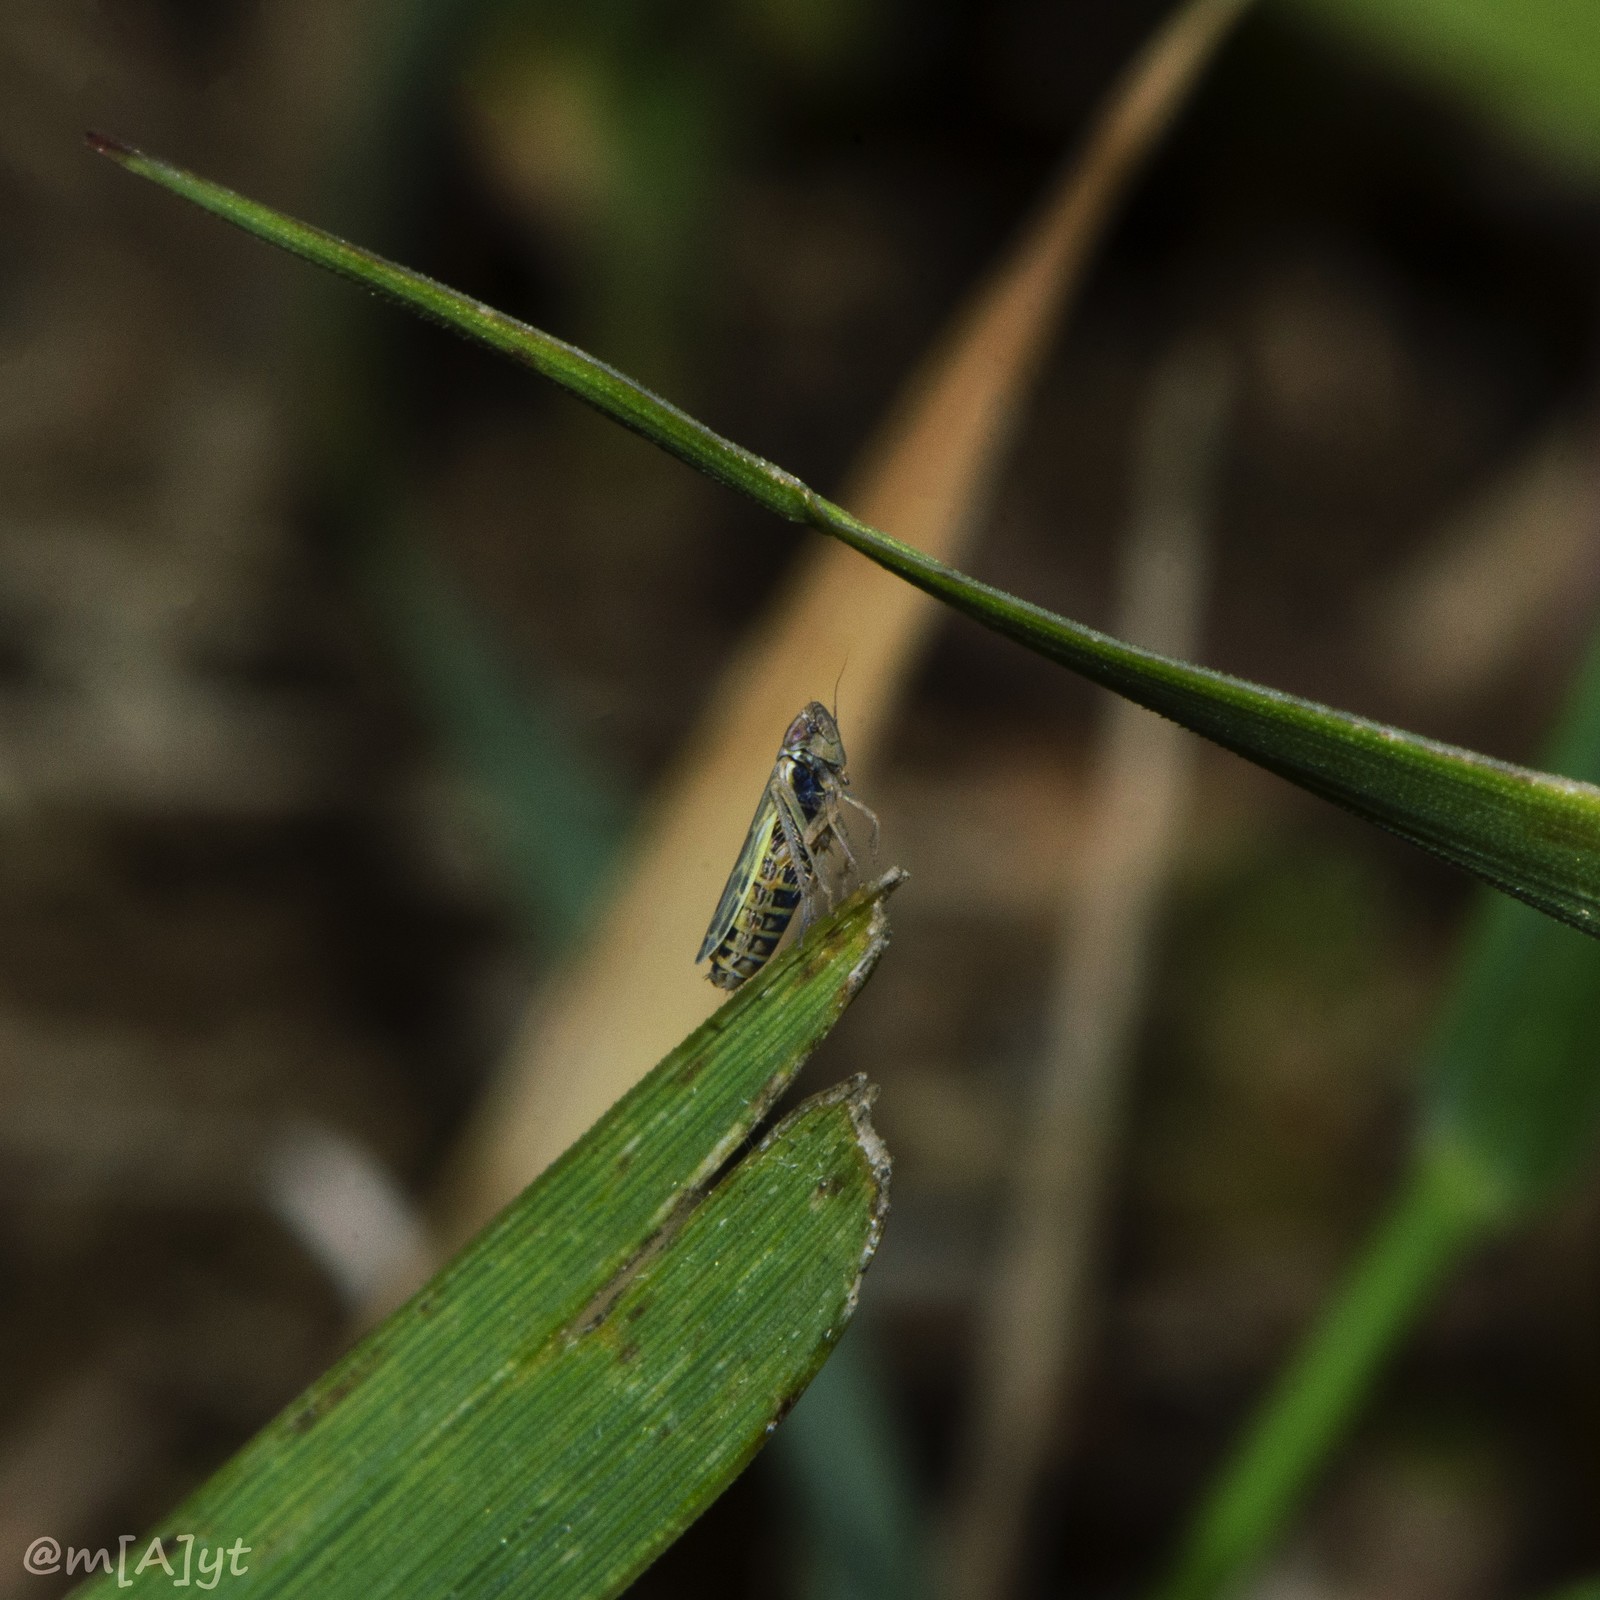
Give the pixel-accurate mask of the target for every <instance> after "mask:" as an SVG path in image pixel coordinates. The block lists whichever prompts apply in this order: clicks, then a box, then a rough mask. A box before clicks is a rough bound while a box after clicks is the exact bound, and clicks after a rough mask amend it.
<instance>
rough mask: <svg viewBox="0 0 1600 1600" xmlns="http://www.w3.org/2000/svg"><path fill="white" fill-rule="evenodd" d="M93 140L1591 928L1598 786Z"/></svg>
mask: <svg viewBox="0 0 1600 1600" xmlns="http://www.w3.org/2000/svg"><path fill="white" fill-rule="evenodd" d="M90 142H91V144H92V145H93V146H94V148H95V149H97V150H99V151H101V152H102V153H104V154H106V155H109V156H111V157H112V158H113V159H114V160H116V161H118V162H119V163H120V164H121V165H122V166H124V167H126V168H127V169H128V170H129V171H131V172H134V173H137V174H138V175H140V176H141V177H146V178H149V179H151V180H152V181H154V182H156V183H158V184H160V185H162V186H163V187H164V188H167V189H170V190H171V191H173V192H174V193H176V194H179V195H182V196H183V197H184V198H186V199H188V200H192V201H193V202H194V203H195V204H197V205H200V206H202V207H204V208H205V209H206V210H208V211H211V212H214V213H215V214H216V215H218V216H220V217H223V218H224V219H226V220H227V221H229V222H232V223H234V224H235V225H237V226H238V227H240V228H243V229H244V230H245V231H246V232H249V233H252V234H254V235H256V236H257V237H258V238H261V239H264V240H266V241H267V242H269V243H271V244H275V245H278V246H280V247H282V248H283V249H285V250H288V251H290V252H291V253H293V254H295V255H298V256H302V257H304V258H305V259H306V260H308V261H312V262H315V263H316V264H317V265H319V266H323V267H327V268H329V269H330V270H332V271H334V272H338V273H342V274H343V275H345V276H346V277H349V278H353V279H355V280H356V281H357V282H358V283H361V284H363V285H365V286H366V287H367V288H370V289H374V290H376V291H378V292H380V293H382V294H386V295H389V296H390V297H391V298H393V299H395V300H397V301H399V302H400V303H401V304H403V305H405V306H408V307H410V308H411V309H412V310H414V311H418V312H420V313H421V314H422V315H424V316H427V317H431V318H432V319H434V320H435V321H437V322H441V323H443V324H444V325H445V326H447V327H450V328H453V329H454V330H456V331H457V332H459V333H462V334H464V335H466V336H467V337H468V338H471V339H475V340H477V341H478V342H480V343H482V344H486V345H488V346H489V347H490V348H492V349H495V350H498V351H500V352H501V353H502V354H505V355H508V356H511V357H513V358H514V359H516V360H518V361H521V362H523V363H524V364H525V365H527V366H530V367H532V368H533V369H534V370H535V371H537V372H540V373H542V374H544V375H545V376H546V377H548V378H551V379H553V380H554V381H555V382H557V383H559V384H561V385H562V386H563V387H564V388H566V389H569V390H570V391H571V392H572V393H573V394H576V395H578V396H579V397H580V398H581V399H583V400H586V401H587V402H588V403H589V404H590V405H592V406H594V407H596V408H597V409H598V410H600V411H602V412H604V413H605V414H606V415H607V416H610V417H612V418H614V419H615V420H616V421H618V422H620V423H622V424H623V425H624V426H625V427H628V428H631V429H633V430H634V431H635V432H637V433H640V434H642V435H644V436H645V437H646V438H648V439H651V440H652V441H654V442H655V443H656V444H658V445H660V446H661V448H662V449H664V450H667V451H669V452H671V453H672V454H673V455H676V456H678V457H680V458H681V459H682V460H684V461H686V462H688V463H689V464H690V465H691V466H694V467H696V468H698V469H699V470H700V471H702V472H705V473H708V474H709V475H710V476H712V477H714V478H717V479H719V480H721V481H722V482H724V483H727V484H730V485H731V486H733V487H734V488H736V489H739V490H741V491H742V492H743V493H745V494H747V495H749V496H750V497H751V498H752V499H754V500H756V501H758V502H759V503H760V504H762V505H764V506H766V507H767V508H768V509H770V510H772V511H775V512H777V513H778V514H779V515H781V516H785V517H788V518H790V519H792V520H794V521H798V522H805V523H809V524H810V525H811V526H812V527H815V528H817V529H819V530H820V531H822V532H824V533H827V534H830V535H831V536H833V537H834V538H836V539H839V540H841V541H843V542H844V543H845V544H847V545H849V546H851V548H853V549H855V550H858V551H860V552H861V554H863V555H865V556H867V557H869V558H870V559H871V560H873V561H876V562H877V563H878V564H879V565H880V566H883V567H885V568H887V569H888V570H889V571H891V572H894V573H896V574H898V575H899V576H900V577H902V578H904V579H905V580H906V581H907V582H908V583H912V584H915V585H916V586H917V587H918V588H920V589H923V590H925V591H926V592H927V593H929V594H931V595H934V596H935V597H936V598H938V599H941V600H943V601H945V602H946V603H947V604H949V605H950V606H951V607H952V608H953V609H955V610H957V611H960V612H963V613H964V614H965V615H967V616H969V617H972V618H973V619H974V620H975V621H977V622H980V623H981V624H983V626H985V627H987V628H991V629H993V630H994V631H995V632H997V633H1001V634H1004V635H1005V636H1006V637H1008V638H1011V639H1014V640H1016V641H1017V642H1018V643H1019V644H1022V645H1025V646H1026V647H1027V648H1028V649H1030V650H1034V651H1036V652H1037V653H1038V654H1040V655H1042V656H1045V657H1046V658H1048V659H1049V660H1052V661H1056V662H1059V663H1060V664H1061V665H1063V666H1066V667H1070V668H1071V669H1072V670H1074V671H1076V672H1079V673H1081V674H1082V675H1083V676H1084V677H1086V678H1089V679H1091V680H1093V681H1094V682H1095V683H1099V684H1102V685H1104V686H1105V687H1106V688H1108V689H1113V690H1115V691H1116V692H1117V693H1118V694H1122V695H1125V696H1127V698H1128V699H1130V700H1133V701H1136V702H1137V703H1138V704H1140V705H1143V706H1148V707H1149V708H1150V709H1151V710H1153V711H1159V712H1160V713H1161V714H1162V715H1163V716H1167V717H1170V718H1172V719H1173V721H1175V722H1178V723H1181V724H1182V725H1183V726H1184V727H1186V728H1190V729H1192V730H1193V731H1194V732H1196V733H1200V734H1203V735H1205V737H1207V738H1209V739H1212V740H1215V741H1216V743H1218V744H1220V745H1222V746H1223V747H1224V748H1226V749H1229V750H1233V751H1235V752H1237V753H1238V754H1239V755H1242V756H1245V757H1247V758H1249V759H1250V760H1252V761H1255V762H1257V763H1259V764H1260V765H1261V766H1263V767H1266V768H1267V769H1268V770H1269V771H1272V772H1276V773H1278V774H1279V775H1280V776H1282V777H1285V778H1288V779H1290V780H1291V781H1292V782H1294V783H1298V784H1299V785H1301V786H1302V787H1303V788H1306V789H1309V790H1310V791H1311V792H1312V793H1313V794H1318V795H1321V796H1322V797H1323V798H1324V799H1326V800H1331V801H1333V802H1334V803H1335V804H1337V805H1341V806H1344V807H1346V808H1347V809H1348V810H1351V811H1354V812H1355V813H1357V814H1358V815H1360V816H1363V817H1365V818H1367V819H1368V820H1369V821H1371V822H1375V823H1377V824H1378V825H1379V826H1380V827H1384V828H1387V829H1389V830H1390V831H1391V832H1393V833H1397V834H1399V835H1400V836H1401V837H1402V838H1405V839H1409V840H1411V841H1412V842H1413V843H1414V844H1418V845H1420V846H1422V848H1423V849H1425V850H1430V851H1432V852H1433V853H1434V854H1436V855H1439V856H1442V857H1443V858H1444V859H1446V860H1447V861H1451V862H1454V863H1455V864H1456V865H1457V866H1460V867H1464V868H1465V869H1466V870H1467V871H1469V872H1472V873H1475V874H1477V876H1479V877H1480V878H1483V879H1484V880H1485V881H1486V882H1488V883H1491V884H1493V885H1494V886H1495V887H1496V888H1498V889H1503V890H1504V891H1505V892H1506V893H1508V894H1511V895H1515V896H1516V897H1517V898H1519V899H1522V900H1525V901H1527V902H1528V903H1529V904H1530V905H1533V906H1536V907H1538V909H1539V910H1541V911H1544V912H1546V913H1548V914H1549V915H1551V916H1553V917H1556V918H1558V919H1560V920H1561V921H1564V922H1568V923H1571V924H1572V925H1573V926H1574V927H1576V928H1579V929H1580V930H1582V931H1583V932H1585V933H1590V934H1596V933H1600V925H1597V923H1596V913H1597V911H1600V789H1596V788H1594V787H1592V786H1590V785H1589V784H1585V783H1575V782H1572V781H1570V780H1568V779H1563V778H1554V777H1550V776H1548V775H1546V774H1543V773H1537V772H1532V771H1530V770H1528V769H1526V768H1523V767H1516V766H1511V765H1509V764H1507V763H1505V762H1501V761H1494V760H1491V759H1489V758H1488V757H1486V756H1481V755H1477V754H1474V753H1473V752H1471V751H1467V750H1459V749H1456V748H1454V747H1453V746H1450V745H1445V744H1440V743H1437V742H1436V741H1434V740H1431V739H1424V738H1421V737H1419V736H1418V735H1416V734H1412V733H1406V732H1404V731H1402V730H1400V729H1397V728H1390V727H1385V726H1383V725H1382V724H1380V723H1376V722H1371V721H1368V720H1367V719H1366V718H1364V717H1357V716H1352V715H1350V714H1349V713H1347V712H1343V711H1335V710H1332V709H1330V708H1329V707H1327V706H1322V705H1318V704H1316V703H1315V702H1313V701H1309V700H1302V699H1299V698H1297V697H1295V696H1293V695H1288V694H1283V693H1280V692H1279V691H1277V690H1274V689H1266V688H1262V687H1260V686H1259V685H1256V684H1251V683H1246V682H1244V681H1243V680H1242V679H1239V678H1232V677H1229V676H1227V675H1226V674H1225V673H1220V672H1212V671H1209V670H1207V669H1205V668H1203V667H1196V666H1192V665H1189V664H1187V663H1185V662H1180V661H1172V660H1169V659H1167V658H1165V657H1163V656H1159V655H1155V654H1153V653H1152V652H1150V651H1146V650H1140V649H1137V648H1135V647H1134V646H1132V645H1129V644H1124V643H1123V642H1122V641H1120V640H1117V639H1113V638H1109V637H1108V636H1107V635H1105V634H1102V633H1098V632H1096V631H1095V630H1094V629H1092V628H1086V627H1084V626H1083V625H1082V624H1081V623H1076V622H1072V621H1070V620H1068V619H1067V618H1065V617H1060V616H1057V615H1055V614H1054V613H1053V612H1050V611H1047V610H1045V609H1044V608H1043V607H1041V606H1035V605H1031V604H1029V603H1028V602H1026V601H1023V600H1019V599H1017V598H1015V597H1014V596H1012V595H1008V594H1006V593H1004V592H1003V591H1001V590H999V589H994V588H991V587H990V586H989V585H987V584H983V583H979V582H977V581H976V580H975V579H973V578H969V577H967V576H965V575H964V574H962V573H959V572H956V571H954V570H953V569H951V568H949V567H947V566H945V565H944V564H943V563H941V562H938V561H935V560H933V559H931V558H930V557H928V556H925V555H923V554H922V553H921V552H920V551H917V550H914V549H912V548H911V546H909V545H906V544H902V543H901V542H900V541H899V540H897V539H892V538H890V537H889V536H888V535H887V534H884V533H881V532H879V531H878V530H877V529H875V528H871V527H869V526H867V524H865V523H863V522H861V521H859V520H858V519H857V518H855V517H852V516H851V515H850V514H849V513H848V512H847V511H845V510H843V509H842V508H841V507H839V506H836V505H834V504H832V503H831V502H830V501H827V500H825V499H823V498H822V496H820V495H819V494H817V493H816V492H815V491H814V490H812V489H809V488H807V487H806V485H805V484H803V483H801V482H800V480H799V479H798V478H795V477H793V476H792V475H791V474H789V473H787V472H785V471H783V470H782V469H781V468H779V467H776V466H774V465H773V464H772V463H771V462H769V461H764V460H762V458H761V457H760V456H757V455H755V454H753V453H752V452H751V451H748V450H745V449H743V448H742V447H740V446H739V445H736V444H733V443H731V442H729V441H728V440H726V439H724V438H722V437H721V436H720V435H718V434H716V433H714V432H713V431H712V430H711V429H710V428H708V427H706V426H705V425H704V424H703V423H700V422H697V421H695V420H694V418H692V417H690V416H687V415H686V414H685V413H684V412H682V411H679V410H678V409H677V408H676V407H675V406H672V405H670V404H669V403H668V402H666V401H665V400H662V399H660V398H659V397H658V396H656V395H653V394H651V393H650V391H649V390H647V389H645V388H643V387H641V386H640V385H639V384H636V383H634V382H633V381H632V380H631V379H629V378H626V377H624V376H623V375H622V374H621V373H619V372H616V371H615V370H613V369H612V368H610V367H608V366H606V365H605V364H604V363H602V362H599V361H596V360H595V359H594V358H593V357H592V356H589V355H586V354H585V353H584V352H583V351H581V350H578V349H576V348H575V347H574V346H572V345H569V344H566V343H564V342H563V341H561V340H559V339H555V338H552V337H551V335H549V334H547V333H543V332H541V331H540V330H538V329H537V328H532V327H529V326H528V325H527V324H526V323H522V322H518V321H517V320H516V319H514V318H512V317H508V316H506V315H505V314H504V313H503V312H500V311H496V310H494V309H492V308H491V307H489V306H485V305H483V304H481V303H480V302H478V301H476V300H473V299H471V298H470V297H468V296H466V295H463V294H459V293H458V292H456V291H455V290H453V289H449V288H446V287H445V286H444V285H443V284H439V283H436V282H434V281H433V280H432V279H430V278H426V277H424V276H423V275H422V274H421V273H417V272H412V271H410V270H409V269H407V268H405V267H400V266H396V265H394V264H393V263H391V262H388V261H384V260H383V259H382V258H380V257H378V256H375V255H373V254H371V253H370V252H368V251H365V250H361V249H359V248H358V247H357V246H355V245H351V244H347V243H345V242H344V241H343V240H341V239H337V238H335V237H334V236H333V235H331V234H328V233H324V232H322V231H321V230H320V229H317V228H313V227H310V226H309V225H307V224H305V223H302V222H296V221H294V220H293V219H292V218H289V217H285V216H283V215H282V214H281V213H279V212H276V211H273V210H271V209H270V208H269V207H267V206H263V205H260V204H258V203H257V202H255V201H253V200H247V199H245V198H244V197H243V196H241V195H238V194H235V193H234V192H233V191H232V190H230V189H226V188H223V187H222V186H221V185H219V184H215V183H211V182H209V181H207V180H206V179H204V178H199V177H196V176H195V175H194V174H192V173H188V172H184V171H182V170H180V169H179V168H177V167H173V166H170V165H168V164H167V163H166V162H163V161H158V160H155V159H154V158H152V157H149V156H146V155H142V154H140V153H139V152H138V151H134V150H130V149H128V148H126V147H124V146H121V145H118V144H115V143H113V142H112V141H110V140H108V139H104V138H101V137H99V136H91V140H90Z"/></svg>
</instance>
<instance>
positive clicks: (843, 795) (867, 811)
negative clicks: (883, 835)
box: [839, 789, 878, 855]
mask: <svg viewBox="0 0 1600 1600" xmlns="http://www.w3.org/2000/svg"><path fill="white" fill-rule="evenodd" d="M839 798H840V799H841V800H843V801H844V803H845V804H846V805H847V806H854V807H855V808H856V810H857V811H859V812H860V813H861V814H862V815H863V816H864V817H865V818H866V819H867V821H868V822H870V823H871V824H872V839H871V842H870V844H869V845H868V848H869V849H870V850H871V851H872V853H873V855H877V853H878V813H877V812H876V811H874V810H873V809H872V807H871V806H864V805H862V803H861V802H860V801H859V800H857V799H856V797H855V796H854V795H853V794H851V793H850V791H849V790H848V789H841V790H840V791H839Z"/></svg>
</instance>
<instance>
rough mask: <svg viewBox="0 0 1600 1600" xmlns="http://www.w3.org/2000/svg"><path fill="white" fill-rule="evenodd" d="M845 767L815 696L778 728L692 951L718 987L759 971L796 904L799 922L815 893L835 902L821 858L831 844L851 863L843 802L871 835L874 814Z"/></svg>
mask: <svg viewBox="0 0 1600 1600" xmlns="http://www.w3.org/2000/svg"><path fill="white" fill-rule="evenodd" d="M844 768H845V754H844V741H843V740H841V739H840V737H839V724H838V722H837V721H836V720H835V719H834V715H833V713H832V712H831V711H829V710H828V708H827V707H826V706H825V705H823V704H822V703H821V702H820V701H817V700H813V701H812V702H811V703H810V705H808V706H807V707H806V708H805V710H803V711H802V712H801V713H800V715H799V716H797V717H796V718H795V719H794V721H793V722H791V723H790V724H789V728H788V731H787V732H786V733H785V734H784V736H783V745H782V747H781V748H780V749H779V751H778V759H777V762H776V763H775V765H774V766H773V769H772V776H771V777H770V778H768V779H767V786H766V788H765V789H763V790H762V791H761V801H760V804H759V805H757V807H756V814H755V818H754V820H753V821H752V822H751V824H750V831H749V833H747V834H746V835H745V841H744V846H743V848H742V849H741V850H740V851H739V859H738V860H737V861H736V862H735V863H734V866H733V871H732V872H731V873H729V875H728V882H727V886H726V887H725V888H724V889H723V891H722V898H721V899H720V900H719V901H718V902H717V909H716V911H715V913H714V914H713V916H712V918H711V925H710V927H708V928H707V929H706V936H705V939H704V941H703V942H702V943H701V945H700V954H699V955H698V956H696V957H695V960H696V961H697V962H698V961H709V962H710V969H709V971H708V973H707V976H708V977H709V978H710V979H711V981H712V982H713V983H714V984H716V985H717V987H718V988H720V989H737V988H738V987H739V985H740V984H741V983H743V982H744V981H745V979H746V978H748V977H750V976H752V975H753V974H754V973H757V972H759V971H760V970H761V968H762V967H763V966H764V965H765V964H766V962H767V960H768V958H769V957H770V956H771V955H772V952H773V951H774V950H776V949H777V947H778V942H779V940H781V939H782V938H783V936H784V934H785V933H786V932H787V931H788V928H789V925H790V923H791V922H792V921H793V920H794V915H795V912H796V911H799V912H800V913H801V926H802V927H803V926H804V925H805V923H807V922H809V921H810V920H811V918H812V917H813V916H814V915H815V914H816V910H817V906H818V901H819V899H820V900H822V901H825V902H826V903H827V904H829V905H831V904H832V903H833V888H832V886H831V884H830V883H829V881H828V878H827V876H826V875H825V873H824V871H823V870H822V864H823V862H824V861H825V860H826V858H828V857H830V856H831V855H833V854H834V853H835V852H837V853H838V854H839V855H841V856H843V858H844V861H845V864H846V867H847V868H848V869H849V870H851V871H853V870H854V868H855V857H854V856H852V855H851V853H850V845H849V842H848V840H846V838H845V836H844V828H843V826H842V822H841V807H842V806H845V805H850V806H854V807H855V808H856V809H857V810H858V811H861V812H863V813H865V815H866V816H867V817H869V818H870V819H871V822H872V830H873V836H874V838H876V836H877V830H878V819H877V818H876V817H875V816H873V814H872V812H871V811H869V810H867V808H866V807H865V806H864V805H862V804H861V802H860V801H859V800H857V799H856V798H855V796H854V795H852V794H851V793H850V792H849V787H850V780H849V778H848V777H847V776H846V775H845V770H844Z"/></svg>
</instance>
